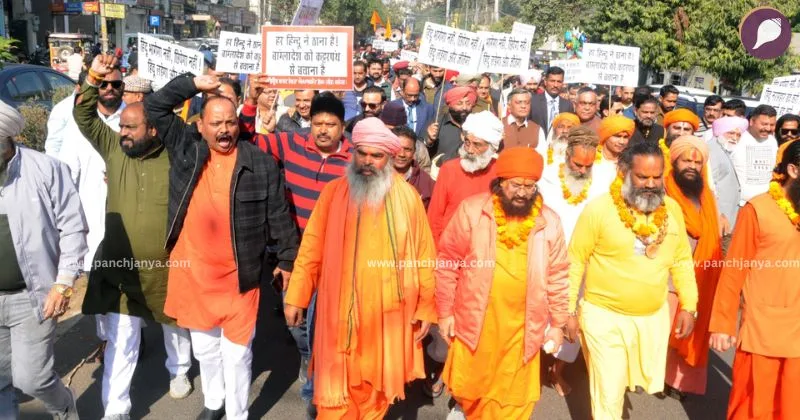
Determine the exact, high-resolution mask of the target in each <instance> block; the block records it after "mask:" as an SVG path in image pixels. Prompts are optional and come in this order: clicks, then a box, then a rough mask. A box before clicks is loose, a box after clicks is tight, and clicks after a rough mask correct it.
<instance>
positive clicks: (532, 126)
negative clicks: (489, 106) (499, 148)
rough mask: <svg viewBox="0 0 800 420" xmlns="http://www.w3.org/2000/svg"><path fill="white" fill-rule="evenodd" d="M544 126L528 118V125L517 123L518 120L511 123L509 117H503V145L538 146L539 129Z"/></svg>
mask: <svg viewBox="0 0 800 420" xmlns="http://www.w3.org/2000/svg"><path fill="white" fill-rule="evenodd" d="M541 129H542V127H540V126H539V124H536V123H535V122H533V121H531V120H528V124H526V125H517V123H516V122H514V123H511V124H509V123H508V119H507V118H503V134H504V136H503V147H504V148H505V147H516V146H526V147H531V148H536V146H538V145H539V131H540V130H541Z"/></svg>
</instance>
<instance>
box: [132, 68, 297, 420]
mask: <svg viewBox="0 0 800 420" xmlns="http://www.w3.org/2000/svg"><path fill="white" fill-rule="evenodd" d="M219 87H220V81H219V79H218V78H217V77H215V76H197V77H192V76H191V75H190V74H184V75H181V76H178V77H176V78H175V79H173V80H172V81H170V82H169V83H167V84H166V85H165V86H164V87H163V88H161V89H160V90H159V91H158V92H156V93H153V94H152V95H150V96H149V97H148V98H147V99H146V100H145V105H146V109H147V117H148V119H149V120H150V121H152V122H153V124H154V125H155V127H156V128H157V130H158V132H159V133H160V134H161V138H162V139H163V142H164V145H165V146H166V149H167V151H168V152H169V154H170V161H171V162H172V166H171V167H170V177H169V190H170V201H169V232H167V241H166V249H167V250H168V251H170V270H169V284H168V289H167V300H166V303H165V305H164V312H165V313H166V314H167V315H169V316H171V317H173V318H175V319H176V320H177V322H178V325H180V326H182V327H184V328H188V329H189V330H190V335H191V340H192V349H193V351H194V356H195V358H196V359H197V360H198V362H199V364H200V381H201V383H202V384H203V396H204V408H203V411H202V412H201V413H200V415H199V416H198V418H199V419H213V420H218V419H221V418H222V417H223V416H226V417H227V418H228V419H231V420H233V419H246V418H247V414H248V409H247V403H248V398H247V397H248V393H249V389H250V379H251V374H252V371H251V363H252V359H253V354H252V349H251V345H252V341H253V336H254V334H255V324H256V315H257V313H258V302H259V284H260V282H261V279H262V278H263V277H264V275H265V274H267V273H265V272H266V271H267V270H269V269H270V268H271V267H269V266H268V264H267V262H266V261H265V260H266V259H265V254H266V252H267V244H268V243H269V242H270V240H272V241H275V242H276V243H277V246H276V247H277V260H278V264H277V265H278V266H277V268H276V269H275V270H274V271H273V275H274V276H278V275H279V276H281V277H282V278H283V281H284V282H287V281H289V278H290V276H291V270H292V265H293V262H294V258H295V257H296V255H297V247H298V235H297V226H296V225H295V223H294V221H293V220H292V217H291V214H290V211H289V203H288V199H287V197H286V190H285V189H284V184H283V178H282V177H281V174H280V168H279V167H278V164H277V163H276V162H275V160H274V159H273V158H272V157H271V156H268V155H266V154H265V153H263V152H262V151H261V150H259V149H258V148H257V147H256V146H255V145H253V144H252V143H250V142H248V141H241V142H240V141H239V132H240V129H239V120H238V118H237V116H236V105H235V104H234V103H233V102H231V100H230V99H228V98H226V97H223V96H212V97H209V98H208V99H207V100H206V102H204V103H203V109H202V111H201V113H200V115H201V116H200V119H199V120H198V121H197V124H196V125H187V124H185V123H184V122H183V121H181V120H180V118H179V117H178V116H176V115H175V114H174V113H173V112H172V110H173V109H174V108H175V106H176V105H178V104H180V103H182V102H183V101H185V100H186V99H188V98H191V97H193V96H195V95H196V94H197V93H198V91H202V92H213V91H216V90H217V89H219Z"/></svg>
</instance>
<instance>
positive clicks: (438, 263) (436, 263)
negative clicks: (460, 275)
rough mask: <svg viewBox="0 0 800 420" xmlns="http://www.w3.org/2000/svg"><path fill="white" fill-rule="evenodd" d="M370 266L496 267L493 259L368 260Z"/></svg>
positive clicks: (402, 267)
mask: <svg viewBox="0 0 800 420" xmlns="http://www.w3.org/2000/svg"><path fill="white" fill-rule="evenodd" d="M367 267H369V268H394V267H397V268H400V269H404V268H487V267H494V261H491V260H486V261H484V260H474V261H463V260H432V259H425V260H399V261H395V260H367Z"/></svg>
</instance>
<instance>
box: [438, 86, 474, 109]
mask: <svg viewBox="0 0 800 420" xmlns="http://www.w3.org/2000/svg"><path fill="white" fill-rule="evenodd" d="M463 98H468V99H469V101H470V103H472V105H475V102H476V101H477V100H478V92H475V89H473V88H471V87H468V86H458V87H453V88H450V90H448V91H447V92H445V94H444V101H445V103H447V106H451V105H452V104H454V103H456V102H458V101H460V100H461V99H463Z"/></svg>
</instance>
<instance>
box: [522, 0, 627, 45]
mask: <svg viewBox="0 0 800 420" xmlns="http://www.w3.org/2000/svg"><path fill="white" fill-rule="evenodd" d="M623 1H624V0H623ZM598 2H600V3H603V2H609V0H598ZM593 3H597V2H596V1H590V0H572V1H563V0H520V1H519V15H518V16H519V18H518V20H519V21H520V22H522V23H527V24H530V25H534V26H536V34H535V35H534V37H535V38H534V41H533V43H534V45H541V44H542V43H544V42H545V41H547V38H549V37H550V36H552V35H559V34H563V33H564V32H565V31H566V30H567V29H569V28H572V27H573V26H578V25H579V24H580V23H581V20H582V16H585V15H586V14H587V12H590V11H591V10H592V6H590V5H591V4H593Z"/></svg>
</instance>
